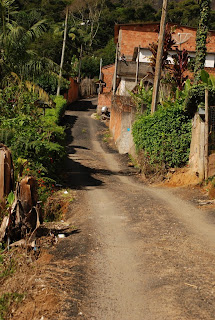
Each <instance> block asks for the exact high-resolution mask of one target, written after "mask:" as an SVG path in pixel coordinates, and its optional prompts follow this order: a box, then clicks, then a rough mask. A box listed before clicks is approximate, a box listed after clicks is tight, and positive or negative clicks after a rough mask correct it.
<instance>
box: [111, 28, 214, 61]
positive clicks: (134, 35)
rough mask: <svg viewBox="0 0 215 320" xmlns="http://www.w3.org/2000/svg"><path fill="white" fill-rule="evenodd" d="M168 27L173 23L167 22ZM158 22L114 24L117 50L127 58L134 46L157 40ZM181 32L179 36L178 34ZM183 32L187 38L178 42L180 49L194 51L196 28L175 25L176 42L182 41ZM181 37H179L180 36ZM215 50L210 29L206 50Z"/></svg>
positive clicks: (130, 56) (130, 55) (145, 46)
mask: <svg viewBox="0 0 215 320" xmlns="http://www.w3.org/2000/svg"><path fill="white" fill-rule="evenodd" d="M168 25H169V27H174V26H175V24H174V23H169V24H168ZM158 27H159V24H158V23H151V24H150V23H149V24H147V23H146V24H131V25H116V27H115V42H116V43H117V41H118V40H119V50H120V53H121V54H124V55H125V56H126V58H127V59H128V60H130V59H132V56H133V52H134V48H135V47H138V46H139V45H140V47H141V48H148V46H149V44H150V43H152V42H156V41H157V40H158V33H157V32H156V30H157V29H158ZM179 34H181V36H180V35H179ZM185 34H188V35H189V36H188V37H189V39H188V40H187V41H186V42H184V43H182V44H181V45H179V44H178V47H179V49H180V50H183V49H186V50H187V51H189V52H195V49H196V28H191V27H184V26H176V29H175V30H174V34H173V38H174V39H175V40H176V41H177V43H179V42H180V40H181V42H183V40H184V39H185ZM180 37H181V38H180ZM214 51H215V32H214V31H210V32H209V36H208V41H207V52H208V53H210V52H214Z"/></svg>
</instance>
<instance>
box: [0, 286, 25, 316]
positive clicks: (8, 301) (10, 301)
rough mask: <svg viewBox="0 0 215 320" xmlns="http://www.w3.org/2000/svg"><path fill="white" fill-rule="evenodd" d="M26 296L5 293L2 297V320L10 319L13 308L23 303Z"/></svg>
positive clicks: (0, 302)
mask: <svg viewBox="0 0 215 320" xmlns="http://www.w3.org/2000/svg"><path fill="white" fill-rule="evenodd" d="M24 297H25V295H24V294H20V293H16V292H15V293H4V294H3V295H1V296H0V320H6V319H8V316H9V314H10V311H11V308H12V306H14V305H16V306H17V305H18V304H19V303H20V302H22V301H23V299H24Z"/></svg>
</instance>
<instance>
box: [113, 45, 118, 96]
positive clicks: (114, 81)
mask: <svg viewBox="0 0 215 320" xmlns="http://www.w3.org/2000/svg"><path fill="white" fill-rule="evenodd" d="M118 55H119V44H118V43H117V45H116V56H115V70H114V76H113V95H115V93H116V81H117V68H118V59H119V57H118Z"/></svg>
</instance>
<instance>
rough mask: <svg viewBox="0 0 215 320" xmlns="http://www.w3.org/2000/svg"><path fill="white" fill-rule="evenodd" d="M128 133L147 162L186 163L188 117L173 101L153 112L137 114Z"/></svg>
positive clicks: (187, 153) (175, 165) (189, 136)
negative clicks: (131, 134) (137, 116)
mask: <svg viewBox="0 0 215 320" xmlns="http://www.w3.org/2000/svg"><path fill="white" fill-rule="evenodd" d="M132 133H133V137H134V143H135V146H136V149H137V151H140V150H144V154H145V156H146V158H147V160H148V162H149V163H150V164H156V165H159V166H161V165H163V164H164V165H165V167H181V166H184V165H185V164H186V163H187V161H188V159H189V148H190V142H191V119H190V117H189V115H188V114H187V113H186V112H185V111H184V110H183V107H182V106H181V105H180V104H178V103H177V102H175V104H174V106H171V105H169V106H168V107H166V108H164V107H160V109H159V110H158V111H156V112H155V113H154V114H153V115H151V114H150V115H142V116H139V118H138V119H137V121H136V122H135V123H134V125H133V131H132Z"/></svg>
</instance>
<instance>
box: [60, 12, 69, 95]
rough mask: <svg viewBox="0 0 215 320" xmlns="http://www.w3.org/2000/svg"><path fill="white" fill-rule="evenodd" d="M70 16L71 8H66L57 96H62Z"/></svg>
mask: <svg viewBox="0 0 215 320" xmlns="http://www.w3.org/2000/svg"><path fill="white" fill-rule="evenodd" d="M68 16H69V8H68V7H67V8H66V17H65V27H64V37H63V47H62V54H61V62H60V73H59V80H58V87H57V96H59V95H60V87H61V78H62V70H63V62H64V54H65V48H66V34H67V26H68Z"/></svg>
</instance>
